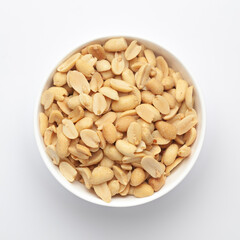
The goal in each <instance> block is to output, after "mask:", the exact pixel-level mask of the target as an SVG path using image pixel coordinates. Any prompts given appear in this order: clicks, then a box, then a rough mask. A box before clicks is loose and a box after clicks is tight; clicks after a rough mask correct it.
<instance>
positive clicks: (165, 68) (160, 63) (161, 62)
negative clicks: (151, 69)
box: [156, 56, 168, 77]
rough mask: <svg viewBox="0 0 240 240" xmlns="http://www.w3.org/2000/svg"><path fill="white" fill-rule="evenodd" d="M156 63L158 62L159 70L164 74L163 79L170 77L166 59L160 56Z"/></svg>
mask: <svg viewBox="0 0 240 240" xmlns="http://www.w3.org/2000/svg"><path fill="white" fill-rule="evenodd" d="M156 62H157V68H159V69H160V70H161V71H162V73H163V77H167V76H168V64H167V62H166V61H165V59H164V58H163V57H162V56H158V57H157V58H156Z"/></svg>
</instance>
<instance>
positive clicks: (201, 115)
mask: <svg viewBox="0 0 240 240" xmlns="http://www.w3.org/2000/svg"><path fill="white" fill-rule="evenodd" d="M109 38H111V37H106V38H100V39H96V40H94V41H91V42H88V43H85V44H83V45H81V46H79V47H78V48H77V49H75V50H74V51H72V52H71V53H69V54H68V55H67V56H66V57H65V58H64V59H62V61H60V62H59V63H58V64H57V65H56V67H55V68H54V69H53V71H52V72H51V74H50V75H49V76H48V78H47V79H46V82H44V83H43V85H42V88H41V91H40V93H39V96H38V99H37V106H36V111H35V116H34V117H35V122H34V127H35V136H36V141H37V145H38V148H39V151H40V154H41V156H42V159H43V160H44V162H45V164H46V166H47V167H48V169H49V171H50V172H51V173H52V174H53V176H54V177H55V178H56V179H57V180H58V181H59V183H61V184H62V185H63V186H64V187H65V188H66V189H68V190H69V191H70V192H72V193H73V194H75V195H76V196H78V197H80V198H82V199H84V200H86V201H89V202H92V203H95V204H99V205H105V206H109V207H128V206H136V205H140V204H143V203H146V202H150V201H152V200H154V199H157V198H159V197H161V196H163V195H165V194H166V193H167V192H169V191H170V190H172V189H173V188H174V187H175V186H176V185H177V184H179V183H180V182H181V181H182V180H183V178H184V177H185V176H186V175H187V174H188V172H189V171H190V170H191V168H192V166H193V165H194V163H195V161H196V159H197V157H198V155H199V152H200V149H201V146H202V143H203V138H204V132H205V110H204V105H203V99H202V95H201V91H200V89H199V87H198V86H197V83H196V82H194V80H193V79H192V77H191V76H190V74H189V72H188V71H187V70H186V68H185V67H184V66H183V65H182V63H181V62H180V61H179V60H178V59H177V58H176V57H175V56H173V55H172V54H171V53H170V52H169V51H167V50H165V49H164V48H162V47H160V46H159V45H157V44H155V43H152V42H150V41H147V40H143V39H139V38H132V37H125V38H126V39H127V41H131V40H133V39H136V40H138V42H139V43H143V44H144V45H145V46H146V47H147V48H149V49H152V50H153V51H154V52H155V54H156V55H162V56H163V57H164V58H165V59H166V60H167V62H168V65H169V66H170V67H172V68H173V69H174V70H175V71H179V72H180V73H181V74H182V76H183V78H184V79H185V80H186V81H187V82H188V83H189V84H191V85H193V86H194V96H195V109H196V111H197V113H198V119H199V123H198V125H197V133H198V134H197V138H196V141H195V142H194V144H193V145H192V154H191V155H190V156H189V157H188V158H186V159H185V160H184V161H183V162H182V163H181V164H180V165H179V166H178V167H177V168H176V169H175V170H173V171H172V173H171V175H170V176H169V177H167V179H166V183H165V185H164V186H163V188H162V189H161V190H160V191H158V192H156V193H154V194H153V195H152V196H150V197H146V198H135V197H133V196H127V197H121V196H119V197H118V196H117V197H114V198H112V201H111V203H105V202H103V201H102V200H101V199H99V198H98V197H97V196H96V195H95V194H93V193H92V192H91V191H89V190H87V189H86V188H85V186H84V185H83V184H81V183H79V182H74V183H69V182H68V181H67V180H66V179H65V178H64V177H63V176H62V175H61V173H60V172H59V170H58V167H57V166H55V165H54V164H53V163H52V161H51V159H50V158H49V156H48V155H47V154H46V152H45V146H44V143H43V139H42V136H41V134H40V131H39V123H38V115H39V113H40V112H41V111H42V106H41V104H40V97H41V94H42V92H43V91H44V90H45V89H47V88H48V87H50V86H51V84H52V77H53V74H54V73H55V72H56V68H57V66H58V65H59V64H60V63H61V62H63V61H64V60H65V59H67V58H68V57H69V56H71V55H72V54H73V53H75V52H79V50H80V49H82V48H83V47H85V46H86V45H89V44H92V43H103V42H105V41H106V40H107V39H109Z"/></svg>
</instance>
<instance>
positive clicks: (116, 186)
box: [108, 180, 120, 196]
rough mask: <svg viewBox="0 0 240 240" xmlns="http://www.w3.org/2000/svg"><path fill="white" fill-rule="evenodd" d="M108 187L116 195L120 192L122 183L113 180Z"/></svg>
mask: <svg viewBox="0 0 240 240" xmlns="http://www.w3.org/2000/svg"><path fill="white" fill-rule="evenodd" d="M108 187H109V189H110V192H111V195H112V196H115V195H116V194H118V192H119V189H120V184H119V181H118V180H111V181H110V182H109V183H108Z"/></svg>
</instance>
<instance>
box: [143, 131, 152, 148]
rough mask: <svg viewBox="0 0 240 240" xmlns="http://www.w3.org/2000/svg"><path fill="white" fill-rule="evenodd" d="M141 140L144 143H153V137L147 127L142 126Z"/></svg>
mask: <svg viewBox="0 0 240 240" xmlns="http://www.w3.org/2000/svg"><path fill="white" fill-rule="evenodd" d="M142 140H143V141H144V142H145V143H146V145H150V144H152V143H153V137H152V134H151V131H150V129H149V128H142Z"/></svg>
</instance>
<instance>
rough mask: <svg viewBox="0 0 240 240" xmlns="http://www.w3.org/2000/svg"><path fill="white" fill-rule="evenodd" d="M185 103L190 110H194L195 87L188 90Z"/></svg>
mask: <svg viewBox="0 0 240 240" xmlns="http://www.w3.org/2000/svg"><path fill="white" fill-rule="evenodd" d="M185 102H186V105H187V107H188V109H192V108H193V103H194V102H193V86H190V87H188V88H187V91H186V95H185Z"/></svg>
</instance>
